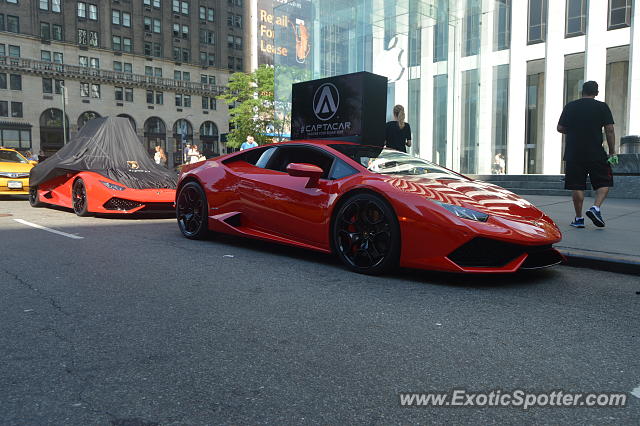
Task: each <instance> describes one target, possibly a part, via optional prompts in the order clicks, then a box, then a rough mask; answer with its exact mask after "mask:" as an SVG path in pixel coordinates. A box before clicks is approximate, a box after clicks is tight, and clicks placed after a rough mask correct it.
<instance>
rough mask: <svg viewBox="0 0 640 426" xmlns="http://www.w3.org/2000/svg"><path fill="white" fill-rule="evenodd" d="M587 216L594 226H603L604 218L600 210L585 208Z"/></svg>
mask: <svg viewBox="0 0 640 426" xmlns="http://www.w3.org/2000/svg"><path fill="white" fill-rule="evenodd" d="M587 217H588V218H589V219H591V221H592V222H593V224H594V225H595V226H597V227H599V228H604V219H603V218H602V213H600V211H598V210H596V209H594V208H593V207H591V208H590V209H589V210H587Z"/></svg>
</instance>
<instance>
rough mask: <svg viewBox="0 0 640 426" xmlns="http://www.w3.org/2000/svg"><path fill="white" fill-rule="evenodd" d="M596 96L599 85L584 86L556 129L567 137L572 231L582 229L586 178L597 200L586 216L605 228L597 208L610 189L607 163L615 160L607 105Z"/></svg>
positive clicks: (610, 117) (611, 123) (566, 106)
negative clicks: (605, 144) (603, 142)
mask: <svg viewBox="0 0 640 426" xmlns="http://www.w3.org/2000/svg"><path fill="white" fill-rule="evenodd" d="M596 96H598V83H596V82H595V81H587V82H585V83H584V84H583V85H582V98H581V99H578V100H575V101H573V102H569V103H568V104H567V105H565V107H564V109H563V110H562V115H561V116H560V121H558V127H557V129H558V132H560V133H564V134H565V135H566V136H567V138H566V144H565V149H564V161H565V162H566V164H565V176H564V187H565V189H570V190H572V197H573V207H574V208H575V211H576V216H575V219H574V220H573V222H571V226H573V227H575V228H584V218H583V217H582V204H583V202H584V191H585V190H586V189H587V175H589V180H590V181H591V186H592V187H593V189H594V190H595V191H596V199H595V202H594V203H593V206H592V207H591V208H589V210H587V212H586V215H587V217H588V218H589V219H591V221H592V222H593V224H594V225H596V226H598V227H603V226H604V219H603V218H602V212H601V210H600V207H601V206H602V202H603V201H604V199H605V198H606V197H607V194H608V193H609V188H610V187H612V186H613V174H612V173H611V165H610V163H617V159H618V157H617V156H616V151H615V148H616V146H615V140H616V136H615V131H614V128H613V124H614V122H613V116H612V114H611V109H609V106H608V105H607V104H606V103H604V102H600V101H597V100H596V99H595V97H596ZM603 127H604V132H605V134H606V136H607V145H608V147H609V155H608V156H607V153H606V152H605V150H604V148H603V146H602V128H603Z"/></svg>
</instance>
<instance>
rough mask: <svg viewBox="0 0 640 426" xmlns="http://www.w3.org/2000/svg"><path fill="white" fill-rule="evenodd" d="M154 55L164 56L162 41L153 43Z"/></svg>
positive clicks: (157, 56)
mask: <svg viewBox="0 0 640 426" xmlns="http://www.w3.org/2000/svg"><path fill="white" fill-rule="evenodd" d="M153 56H155V57H156V58H161V57H162V43H153Z"/></svg>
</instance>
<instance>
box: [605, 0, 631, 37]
mask: <svg viewBox="0 0 640 426" xmlns="http://www.w3.org/2000/svg"><path fill="white" fill-rule="evenodd" d="M631 3H632V0H609V25H608V27H607V29H609V30H615V29H617V28H624V27H628V26H630V25H631Z"/></svg>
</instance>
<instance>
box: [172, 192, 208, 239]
mask: <svg viewBox="0 0 640 426" xmlns="http://www.w3.org/2000/svg"><path fill="white" fill-rule="evenodd" d="M208 209H209V208H208V205H207V197H206V195H205V193H204V189H202V187H201V186H200V184H198V183H197V182H189V183H187V184H186V185H184V186H183V187H182V188H181V189H180V192H179V193H178V200H177V202H176V217H177V218H178V226H179V227H180V232H182V235H184V236H185V237H187V238H190V239H192V240H201V239H203V238H205V237H206V236H207V234H208V233H209V229H208V226H207V221H208V216H207V211H208Z"/></svg>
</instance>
